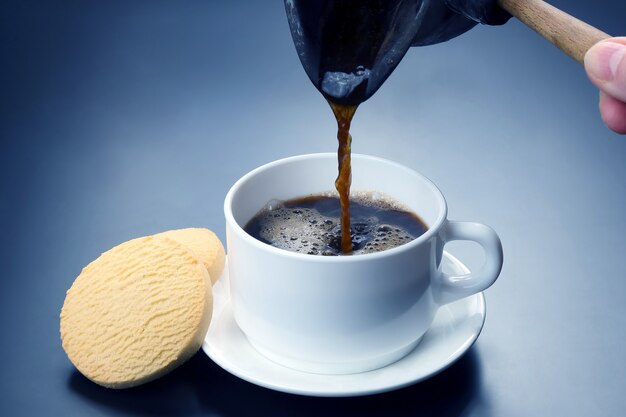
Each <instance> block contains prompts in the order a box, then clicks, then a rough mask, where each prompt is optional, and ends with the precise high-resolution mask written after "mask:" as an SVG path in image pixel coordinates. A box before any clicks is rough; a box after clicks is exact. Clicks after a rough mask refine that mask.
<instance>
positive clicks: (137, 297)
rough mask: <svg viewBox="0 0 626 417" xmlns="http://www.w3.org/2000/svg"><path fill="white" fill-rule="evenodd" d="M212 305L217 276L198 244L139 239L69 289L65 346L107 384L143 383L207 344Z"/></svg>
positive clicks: (64, 315) (91, 266) (82, 367)
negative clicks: (213, 277) (202, 258)
mask: <svg viewBox="0 0 626 417" xmlns="http://www.w3.org/2000/svg"><path fill="white" fill-rule="evenodd" d="M212 304H213V300H212V294H211V283H210V280H209V276H208V274H207V271H206V269H205V268H204V267H203V266H202V264H201V263H200V262H199V260H198V259H197V257H196V255H195V254H194V253H193V252H192V251H191V250H189V249H188V248H187V247H186V246H184V245H183V244H181V243H179V242H178V241H176V240H174V239H171V238H168V237H166V236H149V237H143V238H138V239H133V240H130V241H128V242H125V243H122V244H121V245H119V246H116V247H114V248H113V249H111V250H109V251H107V252H105V253H103V254H102V255H101V256H100V257H99V258H98V259H96V260H95V261H93V262H92V263H90V264H89V265H87V266H86V267H85V268H84V269H83V271H82V272H81V274H80V275H79V276H78V278H76V280H75V281H74V283H73V284H72V286H71V288H70V289H69V290H68V291H67V295H66V297H65V303H64V304H63V308H62V310H61V340H62V342H63V349H64V350H65V352H66V353H67V355H68V357H69V358H70V360H71V361H72V363H73V364H74V365H75V366H76V368H78V370H79V371H80V372H81V373H82V374H83V375H85V376H86V377H87V378H89V379H91V380H92V381H94V382H96V383H98V384H100V385H104V386H106V387H110V388H127V387H132V386H135V385H139V384H142V383H144V382H148V381H150V380H153V379H156V378H158V377H159V376H162V375H163V374H165V373H167V372H168V371H170V370H172V369H174V368H176V367H177V366H178V365H180V364H182V363H183V362H184V361H186V360H187V359H189V358H190V357H191V356H192V355H193V354H194V353H195V352H196V351H197V350H198V349H199V348H200V345H201V344H202V340H203V339H204V336H205V335H206V332H207V329H208V327H209V322H210V321H211V314H212Z"/></svg>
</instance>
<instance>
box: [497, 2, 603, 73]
mask: <svg viewBox="0 0 626 417" xmlns="http://www.w3.org/2000/svg"><path fill="white" fill-rule="evenodd" d="M498 3H500V7H502V8H503V9H504V10H506V11H507V12H509V13H510V14H512V15H513V16H515V17H516V18H518V19H519V20H520V21H522V22H523V23H524V24H525V25H526V26H528V27H530V28H531V29H532V30H534V31H535V32H537V33H538V34H540V35H541V36H543V37H544V38H545V39H546V40H548V41H550V42H551V43H552V44H554V45H555V46H556V47H557V48H559V49H560V50H562V51H563V52H565V53H566V54H567V55H569V56H571V57H572V58H574V59H575V60H576V61H578V62H579V63H580V64H582V63H583V59H584V57H585V53H586V52H587V50H589V48H591V47H592V46H593V45H595V44H596V43H597V42H599V41H601V40H602V39H606V38H610V36H609V35H607V34H606V33H604V32H602V31H601V30H598V29H596V28H595V27H593V26H591V25H589V24H587V23H585V22H583V21H581V20H578V19H576V18H575V17H573V16H570V15H568V14H567V13H565V12H563V11H562V10H559V9H557V8H556V7H554V6H551V5H549V4H548V3H546V2H544V1H543V0H498Z"/></svg>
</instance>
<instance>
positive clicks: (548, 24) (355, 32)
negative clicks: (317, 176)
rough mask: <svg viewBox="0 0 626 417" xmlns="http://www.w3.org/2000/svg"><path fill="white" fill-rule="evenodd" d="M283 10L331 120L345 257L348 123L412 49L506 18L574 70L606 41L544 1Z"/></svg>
mask: <svg viewBox="0 0 626 417" xmlns="http://www.w3.org/2000/svg"><path fill="white" fill-rule="evenodd" d="M285 9H286V13H287V18H288V21H289V27H290V29H291V34H292V37H293V41H294V44H295V47H296V51H297V53H298V57H299V58H300V62H301V63H302V66H303V67H304V69H305V71H306V73H307V75H308V77H309V79H310V80H311V82H312V83H313V85H315V87H316V88H317V89H318V91H319V92H320V93H321V94H322V95H323V96H324V97H325V98H326V99H327V101H328V102H329V104H330V106H331V108H332V110H333V113H334V115H335V118H336V119H337V127H338V133H337V138H338V140H339V149H338V164H339V175H338V177H337V181H336V183H335V185H336V188H337V191H338V192H339V194H340V198H341V201H342V215H341V220H342V227H341V230H342V250H343V252H344V253H350V251H351V246H352V244H351V239H350V224H349V222H350V214H349V192H350V182H351V167H350V151H351V136H350V133H349V129H350V124H351V120H352V117H353V116H354V113H355V111H356V108H357V106H358V105H359V104H361V103H363V102H364V101H366V100H367V99H369V98H370V97H371V96H372V95H373V94H374V93H375V92H376V91H377V90H378V89H379V88H380V87H381V85H382V84H383V83H384V82H385V80H386V79H387V78H388V77H389V75H390V74H391V73H392V72H393V70H394V69H395V68H396V66H397V65H398V64H399V63H400V61H401V60H402V58H403V57H404V55H405V54H406V52H407V51H408V49H409V48H410V47H411V46H425V45H430V44H435V43H439V42H444V41H447V40H449V39H452V38H454V37H456V36H458V35H460V34H462V33H464V32H466V31H468V30H469V29H471V28H472V27H474V26H475V25H476V24H477V23H479V22H480V23H484V24H490V25H500V24H504V23H506V22H507V21H508V19H509V18H510V17H511V15H513V16H515V17H517V18H518V19H519V20H520V21H522V22H523V23H525V24H526V25H528V26H529V27H531V28H532V29H533V30H535V31H536V32H537V33H539V34H540V35H541V36H543V37H544V38H546V39H547V40H548V41H550V42H552V43H553V44H554V45H556V46H557V47H559V48H560V49H561V50H562V51H564V52H565V53H566V54H568V55H569V56H571V57H572V58H574V59H575V60H577V61H578V62H579V63H582V60H583V57H584V54H585V52H586V51H587V50H588V49H589V48H590V47H591V46H593V45H594V44H595V43H596V42H598V41H600V40H602V39H605V38H608V37H609V35H607V34H606V33H604V32H602V31H600V30H598V29H596V28H594V27H593V26H590V25H588V24H586V23H584V22H582V21H580V20H578V19H576V18H574V17H572V16H569V15H568V14H566V13H564V12H562V11H561V10H559V9H557V8H555V7H553V6H551V5H549V4H547V3H545V2H544V1H543V0H341V1H337V0H316V1H310V0H285Z"/></svg>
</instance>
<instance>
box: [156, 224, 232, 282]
mask: <svg viewBox="0 0 626 417" xmlns="http://www.w3.org/2000/svg"><path fill="white" fill-rule="evenodd" d="M159 235H165V236H168V237H171V238H172V239H175V240H177V241H179V242H180V243H182V244H183V245H185V246H187V247H188V248H189V249H191V250H192V251H194V252H195V253H196V255H197V256H198V259H200V260H201V261H202V263H203V264H204V266H205V267H206V269H207V271H209V275H210V276H211V282H212V283H213V284H215V281H217V279H218V278H219V277H220V275H222V271H223V270H224V262H225V260H226V255H225V252H224V246H223V245H222V242H220V240H219V238H218V237H217V236H216V235H215V233H213V232H212V231H210V230H209V229H200V228H189V229H177V230H168V231H167V232H163V233H159Z"/></svg>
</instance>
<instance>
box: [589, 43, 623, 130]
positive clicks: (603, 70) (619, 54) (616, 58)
mask: <svg viewBox="0 0 626 417" xmlns="http://www.w3.org/2000/svg"><path fill="white" fill-rule="evenodd" d="M585 69H586V71H587V75H588V76H589V79H590V80H591V82H592V83H594V84H595V85H596V86H597V87H598V88H599V89H600V114H601V115H602V120H603V121H604V123H605V124H606V125H607V126H608V127H609V129H611V130H613V131H614V132H617V133H620V134H626V37H619V38H609V39H605V40H603V41H600V42H598V43H597V44H595V45H594V46H592V47H591V48H590V49H589V50H588V51H587V53H586V54H585Z"/></svg>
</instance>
